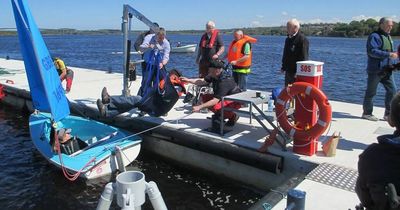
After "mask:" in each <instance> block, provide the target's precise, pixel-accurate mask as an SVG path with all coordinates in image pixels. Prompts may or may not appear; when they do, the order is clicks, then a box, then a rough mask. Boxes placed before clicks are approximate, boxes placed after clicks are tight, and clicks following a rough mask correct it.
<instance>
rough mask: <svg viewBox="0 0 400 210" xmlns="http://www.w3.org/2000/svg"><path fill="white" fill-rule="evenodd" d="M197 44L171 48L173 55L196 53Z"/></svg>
mask: <svg viewBox="0 0 400 210" xmlns="http://www.w3.org/2000/svg"><path fill="white" fill-rule="evenodd" d="M196 47H197V44H188V45H182V46H180V47H172V49H171V52H173V53H194V52H196Z"/></svg>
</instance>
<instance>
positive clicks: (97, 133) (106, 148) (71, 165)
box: [11, 0, 141, 180]
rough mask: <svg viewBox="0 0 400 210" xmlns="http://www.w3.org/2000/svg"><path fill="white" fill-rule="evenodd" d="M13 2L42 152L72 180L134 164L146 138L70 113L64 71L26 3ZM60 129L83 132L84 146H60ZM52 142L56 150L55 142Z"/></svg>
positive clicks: (33, 125)
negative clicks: (61, 76)
mask: <svg viewBox="0 0 400 210" xmlns="http://www.w3.org/2000/svg"><path fill="white" fill-rule="evenodd" d="M11 2H12V6H13V11H14V17H15V22H16V26H17V30H18V37H19V42H20V45H21V51H22V55H23V58H24V64H25V69H26V74H27V77H28V82H29V88H30V93H31V96H32V103H33V106H34V108H35V109H36V111H35V112H34V113H32V114H31V115H30V117H29V129H30V135H31V139H32V141H33V143H34V145H35V147H36V148H37V150H38V151H39V152H40V153H41V154H42V155H43V156H44V157H45V158H46V159H47V160H49V161H50V163H52V164H54V165H56V166H57V167H59V168H61V169H62V171H63V173H64V175H65V176H66V178H68V179H69V180H75V179H77V178H78V177H83V178H87V179H93V178H97V177H100V176H103V175H106V174H110V173H111V172H113V171H115V170H117V169H119V168H120V167H122V164H123V166H126V165H128V164H130V163H131V162H132V161H133V160H134V159H135V158H136V157H137V156H138V154H139V152H140V142H141V139H140V137H138V136H134V135H130V133H128V132H126V131H123V130H121V129H118V128H115V127H113V126H109V125H106V124H103V123H100V122H97V121H94V120H89V119H85V118H82V117H77V116H70V110H69V106H68V100H67V98H66V96H65V94H64V89H63V87H62V85H61V82H60V79H59V76H58V73H57V71H56V69H55V67H54V64H53V61H52V59H51V57H50V54H49V51H48V49H47V47H46V44H45V42H44V40H43V38H42V35H41V34H40V32H39V30H38V28H37V26H36V23H35V22H34V19H33V17H32V15H31V12H30V10H29V8H28V7H27V4H26V1H25V0H11ZM60 129H63V130H64V131H65V130H67V129H71V130H72V131H71V134H72V136H77V137H78V138H79V139H80V140H79V141H81V142H80V145H84V146H81V148H78V149H79V150H77V151H74V152H73V153H72V154H68V155H67V154H64V153H61V152H60V147H59V146H57V145H60V143H59V140H58V135H57V132H58V131H60ZM50 133H52V134H53V133H55V135H50ZM59 133H61V132H59ZM52 141H55V145H56V146H55V148H56V149H53V146H52V145H50V142H52ZM121 160H122V161H121ZM119 166H120V167H119Z"/></svg>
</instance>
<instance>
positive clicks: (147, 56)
mask: <svg viewBox="0 0 400 210" xmlns="http://www.w3.org/2000/svg"><path fill="white" fill-rule="evenodd" d="M165 36H166V31H165V29H164V28H159V30H158V32H157V33H156V34H149V35H147V36H145V37H144V40H143V43H142V44H141V45H140V49H141V51H142V52H144V56H143V58H144V61H145V62H146V66H147V65H149V63H150V62H152V61H151V55H152V53H159V54H160V55H161V61H160V63H158V64H156V65H158V67H159V68H160V69H163V68H164V66H165V65H167V63H168V61H169V53H170V51H171V46H170V43H169V42H168V40H167V39H166V38H165ZM155 68H157V67H156V66H155ZM149 73H150V69H149V68H146V69H144V70H143V73H142V85H141V88H140V90H139V92H138V95H141V96H143V94H144V93H143V90H142V87H144V85H145V83H146V81H147V78H148V77H150V76H151V77H153V76H154V74H156V69H153V73H154V74H153V75H149Z"/></svg>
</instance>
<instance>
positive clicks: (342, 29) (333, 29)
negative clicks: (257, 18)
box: [223, 18, 400, 37]
mask: <svg viewBox="0 0 400 210" xmlns="http://www.w3.org/2000/svg"><path fill="white" fill-rule="evenodd" d="M242 29H243V30H244V31H245V33H247V34H251V35H280V36H284V35H286V26H279V27H257V28H242ZM376 30H378V22H377V21H376V20H375V19H372V18H370V19H367V20H361V21H351V22H350V23H318V24H302V25H301V31H303V33H304V34H305V35H307V36H329V37H363V36H368V35H369V34H370V33H371V32H373V31H376ZM223 31H224V32H228V31H229V30H223ZM390 34H391V35H392V36H400V24H399V23H397V22H394V25H393V29H392V31H391V33H390Z"/></svg>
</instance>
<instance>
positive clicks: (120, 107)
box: [108, 96, 142, 113]
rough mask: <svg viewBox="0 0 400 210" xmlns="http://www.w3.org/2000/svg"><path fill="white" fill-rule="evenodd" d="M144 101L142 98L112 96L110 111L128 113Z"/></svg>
mask: <svg viewBox="0 0 400 210" xmlns="http://www.w3.org/2000/svg"><path fill="white" fill-rule="evenodd" d="M141 99H142V97H141V96H128V97H125V96H111V97H110V103H109V104H108V109H109V110H110V111H112V110H117V111H118V112H120V113H122V112H126V111H129V110H131V109H134V108H136V106H137V103H138V102H139V101H140V100H141Z"/></svg>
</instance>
